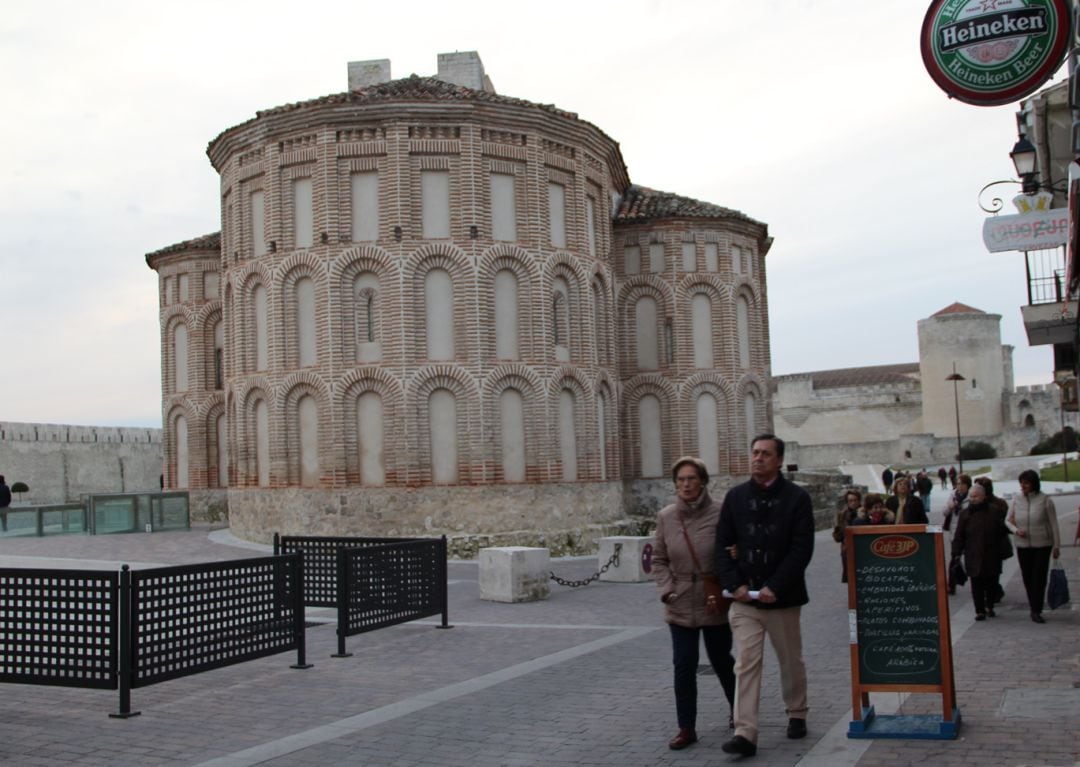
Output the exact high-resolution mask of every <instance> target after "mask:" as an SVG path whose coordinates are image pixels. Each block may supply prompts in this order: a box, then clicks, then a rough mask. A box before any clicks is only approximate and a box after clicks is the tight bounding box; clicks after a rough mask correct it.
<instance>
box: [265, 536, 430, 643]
mask: <svg viewBox="0 0 1080 767" xmlns="http://www.w3.org/2000/svg"><path fill="white" fill-rule="evenodd" d="M285 552H290V553H291V552H302V553H303V555H304V604H306V605H308V606H311V607H337V610H338V625H337V636H338V651H337V653H336V654H335V656H334V657H339V658H344V657H348V655H349V653H347V652H345V637H347V636H352V635H354V634H360V633H362V632H365V631H373V630H375V629H378V628H383V627H385V626H392V625H394V624H396V623H405V622H407V621H412V620H417V619H419V618H428V617H431V616H433V615H439V614H440V613H441V614H442V624H441V625H440V626H439V628H450V625H449V617H450V616H449V612H448V607H447V605H448V600H447V594H446V579H447V576H446V536H443V537H442V538H366V537H357V538H343V537H328V536H323V537H319V536H300V535H290V536H285V535H278V534H277V533H275V534H274V553H275V554H281V553H285Z"/></svg>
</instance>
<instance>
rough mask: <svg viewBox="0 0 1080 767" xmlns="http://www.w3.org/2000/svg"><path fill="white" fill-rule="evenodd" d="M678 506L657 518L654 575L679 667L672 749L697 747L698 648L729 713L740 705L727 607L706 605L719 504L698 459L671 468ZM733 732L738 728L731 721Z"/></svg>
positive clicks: (686, 460)
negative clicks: (701, 645)
mask: <svg viewBox="0 0 1080 767" xmlns="http://www.w3.org/2000/svg"><path fill="white" fill-rule="evenodd" d="M671 478H672V479H673V480H674V482H675V495H676V499H675V503H673V504H671V505H670V506H665V507H664V508H663V509H662V510H661V511H660V515H659V516H658V517H657V518H656V545H655V548H654V549H653V571H654V573H655V575H656V588H657V590H658V591H659V593H660V601H661V602H663V603H664V608H665V616H664V617H665V620H666V621H667V623H668V628H670V630H671V649H672V658H673V662H674V666H675V713H676V715H677V716H678V720H679V731H678V733H676V735H675V737H674V738H672V739H671V740H670V741H669V742H668V748H671V749H675V750H678V749H682V748H686V747H687V746H689V745H690V744H692V743H695V742H697V732H696V729H695V728H696V724H697V671H698V652H699V650H698V645H699V643H700V641H701V638H702V637H704V639H705V653H706V654H707V655H708V656H709V663H710V664H711V665H712V667H713V671H715V672H716V676H717V677H719V679H720V686H721V687H723V689H724V697H726V698H727V701H728V707H729V710H730V707H731V706H733V705H734V703H735V659H734V658H733V657H731V627H730V626H729V625H728V619H727V610H726V609H723V607H724V606H722V605H718V604H715V603H709V602H707V601H706V599H707V597H706V594H705V581H704V576H706V575H712V572H713V562H714V561H715V558H714V556H713V552H714V551H715V550H716V525H717V523H718V522H719V521H720V502H719V501H714V500H713V499H712V498H711V497H709V491H708V490H707V489H706V486H707V485H708V484H709V471H708V469H707V468H706V467H705V464H704V463H703V462H702V461H701V460H700V459H698V458H693V457H691V456H686V457H684V458H680V459H679V460H678V461H676V462H675V465H674V466H672V467H671ZM728 726H729V727H730V726H733V723H732V720H731V716H730V715H729V716H728Z"/></svg>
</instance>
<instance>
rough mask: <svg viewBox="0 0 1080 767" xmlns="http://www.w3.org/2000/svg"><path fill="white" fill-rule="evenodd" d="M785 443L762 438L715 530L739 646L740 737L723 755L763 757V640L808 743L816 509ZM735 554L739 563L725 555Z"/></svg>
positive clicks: (791, 725) (795, 728)
mask: <svg viewBox="0 0 1080 767" xmlns="http://www.w3.org/2000/svg"><path fill="white" fill-rule="evenodd" d="M783 462H784V441H783V440H782V439H780V438H779V437H777V436H775V435H773V434H761V435H759V436H757V437H755V438H754V439H753V441H752V442H751V447H750V477H751V478H750V480H749V481H747V482H744V483H742V484H741V485H736V486H735V487H733V488H732V489H731V490H729V491H728V493H727V495H726V496H725V497H724V503H723V507H722V509H721V511H720V524H719V525H718V526H717V530H716V532H717V539H716V549H715V556H716V574H717V576H718V577H719V578H720V582H721V583H722V584H723V585H724V588H725V589H727V590H728V591H729V592H730V593H731V594H732V597H733V599H734V601H733V602H732V604H731V610H730V612H729V614H728V620H729V621H730V623H731V632H732V634H733V635H734V636H735V642H736V644H738V646H739V657H738V659H737V660H736V662H735V678H736V680H737V684H736V691H735V736H734V737H733V738H731V740H729V741H727V742H725V743H724V744H723V745H722V746H721V749H722V750H723V751H724V752H725V753H728V754H739V755H740V756H753V755H754V754H756V753H757V741H758V707H759V705H760V703H761V669H762V661H763V659H764V651H765V637H766V635H767V636H768V637H769V640H770V641H771V643H772V646H773V649H774V650H775V651H776V659H777V661H778V663H779V666H780V683H781V689H782V695H783V699H784V707H785V709H786V711H787V716H788V726H787V736H788V737H789V738H804V737H806V713H807V710H808V707H807V693H806V665H805V663H804V662H803V656H802V629H801V626H800V619H801V611H802V606H803V605H805V604H806V603H807V602H809V601H810V597H809V595H808V594H807V591H806V568H807V565H809V564H810V559H811V557H812V556H813V554H814V508H813V504H812V503H811V501H810V496H809V495H808V494H807V492H806V491H805V490H803V489H802V488H801V487H799V486H798V485H796V484H795V483H793V482H789V481H788V480H786V479H784V478H783V477H782V476H781V475H780V467H781V466H782V465H783ZM732 546H734V547H736V548H735V557H734V558H733V557H731V556H728V553H727V550H728V549H730V547H732Z"/></svg>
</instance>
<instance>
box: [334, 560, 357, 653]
mask: <svg viewBox="0 0 1080 767" xmlns="http://www.w3.org/2000/svg"><path fill="white" fill-rule="evenodd" d="M348 551H349V550H348V549H345V548H340V549H338V550H337V652H336V653H334V654H333V655H331V656H330V657H331V658H348V657H349V656H351V655H352V653H351V652H345V637H346V635H347V634H348V633H349V598H350V592H349V580H350V575H351V572H350V571H351V568H350V567H349V564H350V561H349V555H348Z"/></svg>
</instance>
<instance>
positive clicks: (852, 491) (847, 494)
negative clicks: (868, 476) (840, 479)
mask: <svg viewBox="0 0 1080 767" xmlns="http://www.w3.org/2000/svg"><path fill="white" fill-rule="evenodd" d="M852 495H853V496H855V500H856V501H858V502H859V503H862V493H860V492H859V491H858V490H856V489H855V488H850V489H848V490H845V491H844V503H847V499H848V498H849V497H850V496H852Z"/></svg>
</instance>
